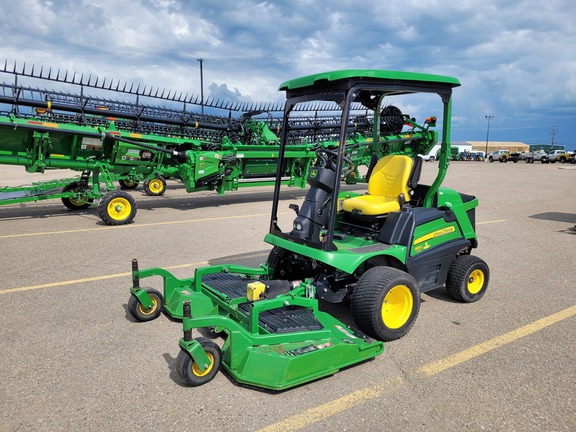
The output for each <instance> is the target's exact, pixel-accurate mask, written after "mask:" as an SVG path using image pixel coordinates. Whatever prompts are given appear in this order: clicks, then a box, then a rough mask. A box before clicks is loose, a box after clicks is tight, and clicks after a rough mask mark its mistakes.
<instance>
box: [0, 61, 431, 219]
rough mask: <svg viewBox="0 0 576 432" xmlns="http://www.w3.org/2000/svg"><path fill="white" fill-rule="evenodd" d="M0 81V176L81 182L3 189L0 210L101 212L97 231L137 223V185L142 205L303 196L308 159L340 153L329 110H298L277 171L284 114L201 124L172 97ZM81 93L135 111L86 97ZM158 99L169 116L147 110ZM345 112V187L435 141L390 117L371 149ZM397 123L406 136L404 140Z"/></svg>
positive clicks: (76, 84)
mask: <svg viewBox="0 0 576 432" xmlns="http://www.w3.org/2000/svg"><path fill="white" fill-rule="evenodd" d="M1 73H4V74H5V75H8V76H10V77H13V82H11V83H0V165H2V164H5V165H20V166H24V167H25V169H26V171H28V172H30V173H44V172H45V171H46V170H50V169H68V170H72V171H77V172H79V173H81V175H79V176H77V177H75V178H67V179H63V180H59V181H49V182H36V183H34V184H33V185H31V186H23V187H12V188H8V187H4V188H0V205H2V204H12V203H21V202H28V201H39V200H46V199H54V198H61V199H62V201H63V203H64V205H65V206H66V207H68V208H69V209H71V210H76V209H85V208H88V207H90V206H93V205H94V206H96V205H98V212H99V215H100V217H101V219H102V220H103V221H104V222H106V223H107V224H109V225H121V224H126V223H130V222H131V221H132V220H133V219H134V217H135V214H136V203H135V201H134V199H133V198H132V196H131V195H130V194H129V193H127V192H126V190H129V189H134V188H135V187H137V186H138V184H139V183H142V184H143V186H144V190H145V192H146V193H147V194H148V195H151V196H158V195H162V194H164V192H165V191H166V179H169V178H172V179H175V180H179V181H181V182H182V183H183V184H184V186H185V188H186V191H187V192H196V191H203V190H215V191H216V192H217V193H219V194H223V193H225V192H227V191H235V190H237V189H239V188H241V187H249V186H265V185H270V186H271V185H274V184H275V183H276V182H278V183H279V184H282V185H287V186H296V187H301V188H305V187H306V179H307V177H308V172H309V169H310V166H311V165H312V164H313V162H314V161H315V159H316V150H317V149H318V148H335V147H337V146H338V138H339V136H338V134H339V130H340V117H339V116H337V115H334V113H335V112H336V113H337V112H338V111H339V109H340V108H339V107H338V106H337V105H335V104H333V103H326V102H323V103H316V104H305V105H302V106H301V107H300V108H299V111H298V115H297V116H294V117H293V118H291V119H290V125H289V133H288V135H287V140H288V142H287V143H286V145H285V150H284V154H283V158H282V164H278V151H279V148H280V146H279V139H278V136H277V133H278V132H280V131H282V130H283V124H282V119H281V118H280V117H279V116H274V113H280V112H282V110H283V105H284V104H278V103H235V102H224V101H213V100H208V101H202V102H201V106H202V107H203V108H206V110H207V111H208V110H210V112H211V113H210V114H208V113H207V114H198V113H195V112H192V111H190V110H189V109H190V107H196V108H197V107H198V106H199V105H200V101H199V100H198V98H197V97H194V96H190V97H189V96H188V95H185V96H182V95H181V94H180V95H177V94H176V93H173V92H170V91H168V92H167V91H165V90H162V91H161V90H158V89H153V88H148V89H147V88H146V87H144V88H143V89H140V87H139V86H138V87H136V88H134V86H128V85H127V84H124V85H121V84H120V83H119V82H117V83H114V82H113V81H108V82H106V80H103V81H102V80H100V81H99V80H98V78H96V79H93V78H92V77H87V78H85V77H84V76H81V77H77V76H76V75H74V76H69V74H68V73H61V72H60V71H59V70H58V71H56V72H53V71H52V70H51V69H50V70H49V71H44V70H40V71H36V72H35V71H34V68H32V69H31V70H30V69H29V68H28V69H27V68H26V67H25V66H24V67H23V68H21V69H18V68H17V67H16V65H14V66H9V65H8V64H7V63H5V64H4V67H3V68H2V67H1V66H0V74H1ZM26 79H27V80H29V81H32V82H33V83H36V82H37V81H40V82H42V83H45V82H46V81H48V82H51V83H54V82H55V83H58V85H60V86H63V85H67V86H72V87H73V88H74V89H75V90H78V89H79V93H73V92H70V91H64V90H58V91H56V90H53V91H51V90H50V91H49V90H45V89H40V88H39V87H32V86H30V85H24V84H23V81H24V80H26ZM90 88H92V89H96V90H94V91H97V92H98V93H106V95H107V96H108V93H113V94H117V93H120V94H122V95H124V96H126V97H135V101H118V100H116V99H112V98H111V97H102V96H87V95H86V90H87V89H90ZM155 100H161V101H162V102H164V103H166V104H167V106H157V105H154V104H152V102H153V101H155ZM146 101H147V102H146ZM150 101H152V102H150ZM177 105H178V106H177ZM180 106H181V108H180ZM222 111H224V112H225V113H226V114H225V115H224V114H222ZM352 111H353V113H354V114H353V116H351V118H350V119H349V120H348V121H349V123H350V124H349V125H348V135H347V136H346V154H347V156H348V157H349V158H350V159H351V160H352V161H353V165H352V166H351V167H350V169H349V170H348V171H347V172H344V173H343V177H344V178H345V180H346V182H348V183H355V182H357V181H359V180H360V181H361V176H360V172H359V170H358V168H359V167H361V166H362V165H365V166H367V165H368V164H369V163H370V161H371V158H372V157H373V156H372V155H373V154H374V153H377V154H379V152H380V151H381V149H382V148H383V147H386V146H388V145H390V144H391V143H395V142H396V143H399V142H402V143H407V142H409V143H410V146H411V148H412V149H413V151H414V152H415V153H414V154H417V153H418V152H421V151H425V150H427V149H429V148H430V147H432V146H433V145H434V144H435V142H436V140H437V133H436V132H435V131H433V130H429V126H430V125H433V124H424V125H418V124H416V123H415V122H414V121H412V120H411V119H409V118H405V116H403V115H402V113H401V112H400V111H399V110H398V109H397V108H395V107H388V111H389V113H388V114H387V115H385V116H382V117H381V119H382V121H383V127H384V126H385V127H387V128H388V129H387V130H388V132H387V133H385V134H382V136H381V137H379V139H378V141H376V142H374V141H373V138H372V137H371V136H368V135H367V134H368V133H370V131H371V130H372V125H373V122H374V119H373V118H372V117H371V116H369V115H368V114H367V111H366V110H365V109H364V107H362V106H361V105H360V104H356V105H355V106H353V107H352ZM218 113H220V114H218ZM319 113H320V114H319ZM233 114H234V115H233ZM404 123H406V124H408V125H409V127H410V130H409V131H407V132H405V133H402V128H403V124H404ZM273 131H274V132H273ZM114 182H119V184H120V189H118V188H117V187H116V186H115V184H114Z"/></svg>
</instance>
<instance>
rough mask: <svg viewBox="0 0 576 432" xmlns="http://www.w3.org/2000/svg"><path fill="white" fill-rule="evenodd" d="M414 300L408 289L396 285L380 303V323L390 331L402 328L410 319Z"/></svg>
mask: <svg viewBox="0 0 576 432" xmlns="http://www.w3.org/2000/svg"><path fill="white" fill-rule="evenodd" d="M413 308H414V298H413V297H412V292H411V291H410V288H408V287H407V286H406V285H397V286H395V287H394V288H392V289H391V290H390V291H388V294H386V297H384V301H383V302H382V321H383V322H384V325H385V326H386V327H388V328H390V329H397V328H400V327H402V326H403V325H404V324H406V323H407V322H408V320H409V319H410V315H411V314H412V309H413Z"/></svg>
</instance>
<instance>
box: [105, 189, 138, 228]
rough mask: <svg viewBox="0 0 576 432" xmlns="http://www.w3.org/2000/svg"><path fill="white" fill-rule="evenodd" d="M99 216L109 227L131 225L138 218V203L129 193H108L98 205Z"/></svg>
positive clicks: (116, 191) (118, 191)
mask: <svg viewBox="0 0 576 432" xmlns="http://www.w3.org/2000/svg"><path fill="white" fill-rule="evenodd" d="M98 215H99V216H100V219H102V220H103V221H104V222H105V223H106V224H108V225H125V224H129V223H131V222H132V221H133V220H134V217H135V216H136V202H135V201H134V198H132V196H131V195H130V194H129V193H127V192H124V191H121V190H115V191H112V192H108V193H106V194H104V196H103V197H102V199H101V200H100V202H99V203H98Z"/></svg>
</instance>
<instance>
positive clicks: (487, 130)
mask: <svg viewBox="0 0 576 432" xmlns="http://www.w3.org/2000/svg"><path fill="white" fill-rule="evenodd" d="M484 118H485V119H486V120H488V128H487V129H486V153H485V154H484V158H487V157H488V137H489V136H490V120H492V119H493V118H494V116H493V115H486V116H484Z"/></svg>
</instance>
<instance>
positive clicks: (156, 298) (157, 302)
mask: <svg viewBox="0 0 576 432" xmlns="http://www.w3.org/2000/svg"><path fill="white" fill-rule="evenodd" d="M146 292H147V293H148V295H149V296H150V299H151V300H152V303H154V304H153V305H152V307H151V308H150V309H144V307H142V303H140V302H139V301H138V298H137V297H136V296H134V295H131V296H130V298H129V299H128V312H130V315H132V316H133V317H134V318H135V319H137V320H138V321H141V322H146V321H152V320H155V319H156V318H158V317H159V316H160V314H161V313H162V309H163V308H164V297H162V294H160V293H159V292H158V291H156V290H155V289H152V288H148V289H146Z"/></svg>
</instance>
